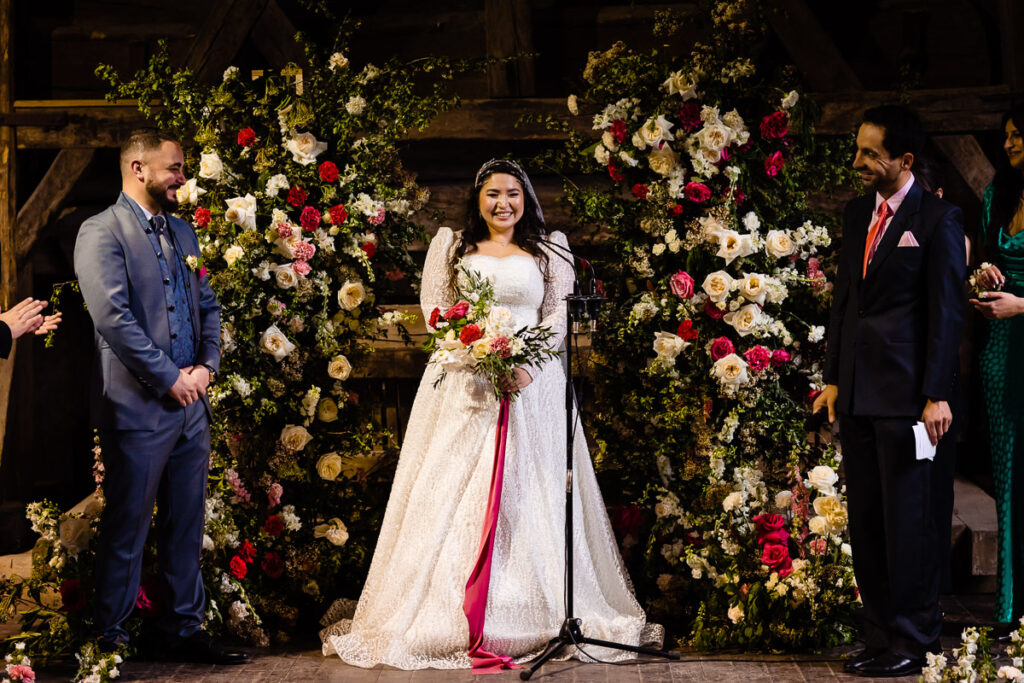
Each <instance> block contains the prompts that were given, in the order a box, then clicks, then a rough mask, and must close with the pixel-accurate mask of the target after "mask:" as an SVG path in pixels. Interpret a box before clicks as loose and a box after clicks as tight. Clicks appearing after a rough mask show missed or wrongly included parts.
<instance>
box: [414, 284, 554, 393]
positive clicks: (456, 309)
mask: <svg viewBox="0 0 1024 683" xmlns="http://www.w3.org/2000/svg"><path fill="white" fill-rule="evenodd" d="M459 291H460V292H461V293H462V294H463V295H464V296H465V298H463V299H460V300H459V301H457V302H456V303H455V304H454V305H453V306H451V307H450V308H448V310H446V311H444V312H443V313H442V311H441V309H440V308H435V309H434V310H433V311H432V312H431V314H430V320H429V323H430V327H432V328H433V329H434V331H433V332H431V333H430V335H429V336H428V337H427V341H426V342H424V344H423V350H424V351H426V352H427V353H430V354H431V357H430V361H429V362H430V363H436V364H438V365H440V366H441V367H442V368H443V370H444V371H443V372H442V373H441V375H440V376H439V377H438V378H437V381H435V382H434V387H435V388H436V387H437V386H438V385H440V384H441V382H443V381H444V378H445V377H446V376H447V374H448V371H449V370H459V369H466V370H470V371H472V372H473V373H474V374H477V375H482V376H484V377H486V378H487V379H489V380H490V382H491V387H492V388H493V389H494V395H495V397H497V398H498V399H501V397H502V396H503V395H504V394H505V393H506V392H505V390H504V389H503V388H502V380H503V379H506V378H508V377H511V376H512V371H513V370H514V369H515V368H517V367H521V366H532V367H538V366H540V365H541V364H542V363H543V362H544V361H545V360H546V359H548V358H549V357H551V356H557V355H558V354H559V353H560V352H559V351H555V350H552V349H550V348H549V347H548V344H547V342H548V340H550V338H551V337H552V332H551V330H550V329H548V328H547V327H526V326H525V325H524V326H522V327H519V328H518V329H517V328H516V321H515V318H514V317H513V316H512V311H510V310H509V309H508V308H505V307H504V306H498V305H496V304H495V297H494V285H493V284H492V283H491V281H490V280H488V279H487V278H485V277H482V276H481V275H480V274H479V273H477V272H475V271H473V270H470V269H469V268H466V267H465V266H460V267H459ZM518 393H519V392H518V390H516V391H513V392H512V393H511V397H512V398H515V396H516V395H517V394H518Z"/></svg>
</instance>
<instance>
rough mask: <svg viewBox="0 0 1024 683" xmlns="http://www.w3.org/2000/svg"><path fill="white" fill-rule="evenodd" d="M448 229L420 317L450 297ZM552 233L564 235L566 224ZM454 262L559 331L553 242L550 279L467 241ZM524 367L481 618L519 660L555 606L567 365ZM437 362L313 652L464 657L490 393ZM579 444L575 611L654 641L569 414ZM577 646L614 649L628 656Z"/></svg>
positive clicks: (541, 635)
mask: <svg viewBox="0 0 1024 683" xmlns="http://www.w3.org/2000/svg"><path fill="white" fill-rule="evenodd" d="M455 239H457V236H456V235H454V234H453V233H452V231H451V230H450V229H449V228H441V229H440V230H439V231H438V233H437V236H436V237H435V238H434V240H433V241H432V242H431V244H430V249H429V251H428V253H427V259H426V264H425V265H424V270H423V283H422V288H421V303H422V306H423V313H424V316H427V317H429V315H430V312H431V311H432V310H433V309H434V307H435V306H436V307H439V308H440V309H441V310H442V311H444V310H445V309H446V307H448V306H450V305H451V304H453V303H454V301H452V300H451V297H450V295H449V294H448V291H449V288H448V279H449V266H448V264H449V258H450V254H451V251H452V249H453V248H454V243H455ZM551 239H552V240H553V241H554V242H556V243H558V244H560V245H562V246H564V247H567V246H568V242H567V240H566V239H565V236H564V235H563V234H562V233H559V232H556V233H553V234H552V235H551ZM464 262H465V263H466V264H467V265H468V266H469V267H470V268H472V269H473V270H476V271H477V272H479V273H481V274H483V275H485V276H488V277H490V278H491V279H492V280H493V282H494V291H495V294H496V297H497V299H498V302H499V303H500V304H501V305H503V306H507V307H508V308H510V309H511V311H512V312H513V315H514V316H515V317H516V318H517V321H518V322H519V323H521V324H524V325H531V326H533V325H537V324H541V325H546V326H548V327H550V328H551V330H552V331H553V332H554V333H555V339H556V340H558V343H561V340H562V339H563V338H564V336H565V332H566V316H565V303H564V297H565V295H566V294H568V293H569V292H570V291H571V289H572V282H573V272H572V269H571V267H570V266H569V264H568V263H566V262H564V261H563V260H562V259H560V258H558V257H557V256H554V255H552V256H551V257H550V258H549V262H548V265H547V267H546V271H547V277H546V278H545V274H544V273H543V272H542V270H541V264H540V262H539V261H538V260H536V259H534V258H532V257H529V256H523V255H514V256H509V257H506V258H496V257H492V256H486V255H482V254H469V255H467V256H466V257H465V260H464ZM545 280H546V281H545ZM529 372H530V374H531V375H532V376H533V382H532V383H531V384H530V385H529V386H527V387H526V388H525V389H523V390H522V392H521V393H520V396H519V397H518V399H517V400H515V401H514V402H513V403H512V406H511V414H510V420H509V431H508V441H507V446H506V455H505V472H504V481H503V486H502V497H501V508H500V514H499V517H498V522H497V530H496V538H495V542H494V550H493V556H492V557H493V559H492V569H491V578H490V590H489V592H488V595H487V608H486V622H485V626H484V646H485V647H486V648H487V649H488V650H490V651H492V652H498V653H502V654H505V655H510V656H512V657H514V658H516V659H517V661H522V660H523V659H526V658H528V657H529V656H532V655H533V654H535V653H537V652H538V651H539V650H541V649H542V648H543V647H544V645H545V644H546V643H547V642H548V640H550V639H551V638H553V637H554V636H555V635H557V633H558V630H559V628H560V626H561V623H562V620H563V619H564V616H565V614H564V607H563V605H564V602H563V600H564V598H563V585H564V568H565V562H564V560H565V552H564V541H563V534H564V527H565V429H566V422H565V412H564V403H565V373H564V370H563V365H562V362H561V359H560V358H555V359H552V360H550V361H548V362H547V363H546V364H545V365H544V366H543V367H542V368H530V369H529ZM439 373H440V368H439V367H438V366H436V365H428V366H427V369H426V372H425V373H424V376H423V379H422V381H421V382H420V387H419V392H418V393H417V395H416V400H415V403H414V405H413V408H412V414H411V416H410V418H409V425H408V429H407V431H406V437H405V443H404V444H403V446H402V452H401V456H400V459H399V462H398V467H397V470H396V472H395V481H394V485H393V488H392V490H391V497H390V499H389V501H388V506H387V511H386V513H385V515H384V521H383V526H382V528H381V532H380V537H379V539H378V541H377V548H376V551H375V552H374V556H373V561H372V563H371V565H370V572H369V575H368V576H367V578H366V585H365V587H364V588H363V593H362V596H361V597H360V599H359V604H358V607H357V608H356V609H355V615H354V616H353V617H352V618H351V619H345V618H343V617H344V616H347V615H345V614H344V612H345V603H346V602H348V604H349V605H351V601H340V600H339V601H338V602H336V603H335V604H334V605H333V606H332V607H331V609H330V610H329V611H328V614H327V615H326V616H325V618H324V625H326V626H327V628H325V629H324V630H323V631H322V632H321V639H322V640H323V651H324V654H325V655H329V654H331V653H336V654H338V655H339V656H340V657H341V658H342V659H343V660H345V661H346V662H348V663H350V664H354V665H356V666H361V667H371V666H374V665H375V664H378V663H382V664H387V665H390V666H394V667H398V668H400V669H421V668H428V667H429V668H438V669H456V668H469V667H470V658H469V656H468V655H467V648H468V639H469V629H468V626H467V621H466V615H465V614H464V613H463V598H464V592H465V587H466V580H467V578H468V577H469V574H470V571H471V570H472V568H473V564H474V562H475V560H476V556H477V550H478V547H479V544H480V534H481V530H482V527H483V524H484V512H485V509H486V507H487V496H488V488H489V484H490V478H491V469H492V463H493V459H494V439H495V429H496V424H497V416H498V401H497V400H496V399H495V398H494V395H493V393H492V390H491V388H490V384H489V383H488V382H487V381H486V380H484V379H483V378H480V377H478V376H475V375H473V374H471V373H469V372H466V371H461V372H460V371H456V372H449V373H448V376H447V377H446V378H445V380H444V382H442V383H441V384H440V385H439V386H438V387H437V388H436V389H435V388H434V386H433V385H434V380H435V379H436V378H437V376H438V374H439ZM574 451H575V452H574V453H573V457H574V468H575V472H574V480H575V493H576V496H575V506H576V507H575V509H574V512H573V515H574V521H575V529H576V530H575V546H574V548H575V550H574V553H575V555H574V564H575V573H574V585H575V591H574V600H575V612H576V615H575V616H578V617H581V618H582V620H583V631H584V634H585V635H587V636H591V637H594V638H599V639H602V640H611V641H616V642H622V643H628V644H632V645H638V644H657V645H660V642H661V639H662V638H663V636H664V633H663V630H662V629H661V627H660V626H657V625H650V624H647V623H646V619H645V616H644V612H643V610H642V609H641V608H640V605H639V604H638V603H637V601H636V599H635V598H634V596H633V591H632V585H631V583H630V580H629V577H628V575H627V574H626V571H625V568H624V567H623V564H622V560H621V558H620V556H619V552H618V548H617V546H616V543H615V537H614V535H613V534H612V529H611V525H610V524H609V521H608V514H607V512H606V510H605V507H604V503H603V501H602V499H601V492H600V490H599V489H598V486H597V480H596V478H595V477H594V470H593V467H592V465H591V463H590V458H589V455H588V452H587V446H586V442H585V439H584V438H583V430H582V427H580V426H579V425H577V430H576V439H575V449H574ZM586 650H587V652H589V653H592V654H594V655H596V656H597V657H600V658H602V659H609V660H616V659H624V658H628V657H631V656H632V655H630V654H628V653H624V652H621V651H617V650H608V649H604V648H598V647H587V648H586ZM574 656H578V655H574Z"/></svg>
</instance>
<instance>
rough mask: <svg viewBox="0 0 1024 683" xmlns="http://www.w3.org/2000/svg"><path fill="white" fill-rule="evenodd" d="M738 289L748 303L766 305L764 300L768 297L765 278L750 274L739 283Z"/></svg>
mask: <svg viewBox="0 0 1024 683" xmlns="http://www.w3.org/2000/svg"><path fill="white" fill-rule="evenodd" d="M737 284H738V287H737V289H739V292H740V294H742V295H743V296H744V297H745V298H746V299H747V300H748V301H753V302H754V303H757V304H762V305H763V304H764V298H765V296H767V290H766V285H767V282H766V281H765V276H764V275H760V274H758V273H749V274H748V275H747V276H746V277H744V278H743V279H742V280H740V281H739V283H737Z"/></svg>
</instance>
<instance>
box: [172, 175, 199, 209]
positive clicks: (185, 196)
mask: <svg viewBox="0 0 1024 683" xmlns="http://www.w3.org/2000/svg"><path fill="white" fill-rule="evenodd" d="M175 194H176V195H177V197H178V203H179V204H196V203H197V202H198V201H199V197H200V196H201V195H204V194H206V190H204V189H203V188H201V187H199V185H197V184H196V179H195V178H190V179H189V180H188V181H186V182H185V184H184V185H182V186H181V187H179V188H178V190H177V192H176V193H175Z"/></svg>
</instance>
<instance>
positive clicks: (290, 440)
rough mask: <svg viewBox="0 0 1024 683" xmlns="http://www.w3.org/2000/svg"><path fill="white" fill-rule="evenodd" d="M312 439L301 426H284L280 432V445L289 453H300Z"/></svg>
mask: <svg viewBox="0 0 1024 683" xmlns="http://www.w3.org/2000/svg"><path fill="white" fill-rule="evenodd" d="M312 439H313V436H312V435H311V434H310V433H309V432H307V431H306V428H305V427H303V426H302V425H286V426H285V428H284V429H282V430H281V445H282V446H284V447H285V448H287V449H288V450H290V451H301V450H302V449H303V448H305V447H306V444H308V443H309V442H310V441H311V440H312Z"/></svg>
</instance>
